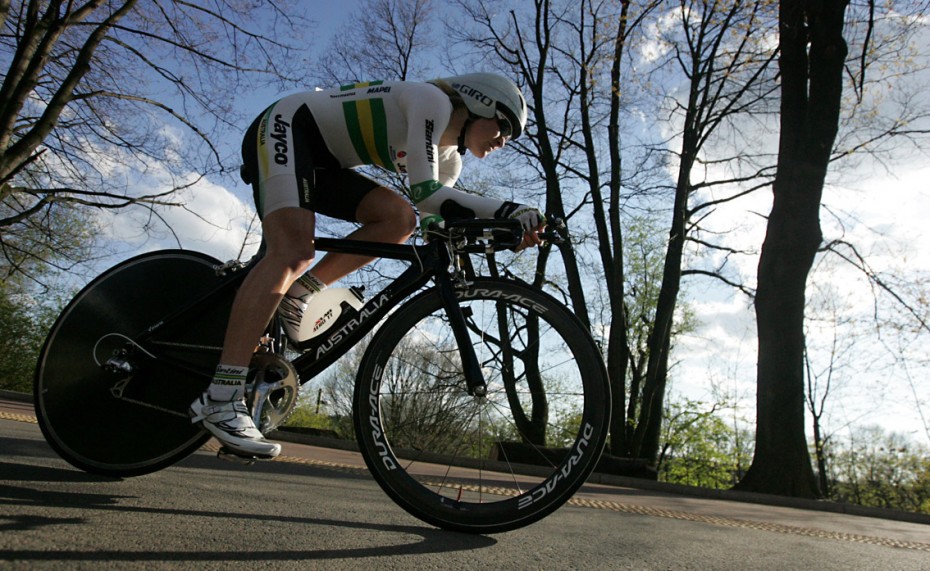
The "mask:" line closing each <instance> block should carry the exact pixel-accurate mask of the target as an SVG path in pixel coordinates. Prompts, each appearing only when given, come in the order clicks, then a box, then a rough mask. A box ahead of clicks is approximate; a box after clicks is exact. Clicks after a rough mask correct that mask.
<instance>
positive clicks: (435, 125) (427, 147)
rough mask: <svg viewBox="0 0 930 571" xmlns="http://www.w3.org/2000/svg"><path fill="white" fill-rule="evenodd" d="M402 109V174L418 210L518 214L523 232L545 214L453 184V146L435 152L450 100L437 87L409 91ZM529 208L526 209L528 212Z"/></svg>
mask: <svg viewBox="0 0 930 571" xmlns="http://www.w3.org/2000/svg"><path fill="white" fill-rule="evenodd" d="M402 105H403V106H404V107H405V112H406V114H407V129H408V132H407V153H408V156H407V173H408V176H409V178H410V198H411V199H412V200H413V202H414V204H416V206H417V208H418V209H419V210H420V213H421V215H426V214H438V215H440V216H442V217H443V218H444V219H446V220H461V219H468V218H518V219H519V220H520V221H521V223H523V225H524V228H526V230H527V231H531V230H533V229H535V228H537V227H539V226H540V225H541V224H542V223H543V222H544V221H545V218H544V217H543V216H542V213H540V212H539V211H538V210H537V209H535V208H529V207H524V206H523V205H518V204H514V203H512V202H505V201H503V200H500V199H498V198H488V197H485V196H478V195H475V194H470V193H467V192H463V191H461V190H457V189H455V188H453V187H452V185H453V184H455V181H456V180H457V179H458V175H459V173H460V172H461V169H462V161H461V157H460V156H459V155H458V154H457V152H456V150H455V149H454V148H451V149H450V148H443V149H442V150H441V151H440V148H439V145H438V143H439V139H440V136H441V135H442V132H443V131H444V130H445V129H446V127H447V126H448V124H449V119H450V118H451V115H452V104H451V103H450V102H449V100H448V97H447V96H446V95H445V94H444V93H442V91H440V90H439V89H438V88H434V87H433V86H429V87H428V88H427V89H425V90H417V91H415V92H411V94H410V96H409V97H408V98H407V99H405V100H404V101H403V102H402ZM528 210H531V211H532V213H531V214H527V212H528Z"/></svg>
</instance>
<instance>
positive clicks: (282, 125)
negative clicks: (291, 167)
mask: <svg viewBox="0 0 930 571" xmlns="http://www.w3.org/2000/svg"><path fill="white" fill-rule="evenodd" d="M290 127H291V124H290V123H288V122H287V121H285V120H284V119H283V118H282V116H281V114H280V113H278V114H277V115H275V116H274V126H273V127H272V134H271V135H269V137H271V138H272V139H274V140H275V144H274V162H276V163H278V164H279V165H286V164H287V130H288V129H289V128H290Z"/></svg>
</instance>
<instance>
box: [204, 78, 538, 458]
mask: <svg viewBox="0 0 930 571" xmlns="http://www.w3.org/2000/svg"><path fill="white" fill-rule="evenodd" d="M526 117H527V108H526V100H525V99H524V98H523V94H522V93H521V92H520V90H519V89H518V88H517V86H516V85H514V83H513V82H511V81H510V80H509V79H507V78H504V77H502V76H499V75H495V74H490V73H472V74H467V75H460V76H455V77H448V78H443V79H436V80H431V81H429V82H425V83H416V82H388V81H385V82H370V83H359V84H355V85H347V86H343V87H341V88H335V89H328V90H317V91H311V92H305V93H297V94H294V95H290V96H287V97H284V98H283V99H281V100H279V101H277V102H276V103H274V104H273V105H271V106H270V107H268V108H267V109H266V110H265V111H264V112H263V113H262V114H261V115H259V117H258V118H256V119H255V121H254V122H253V123H252V125H251V126H250V127H249V129H248V130H247V131H246V134H245V137H244V140H243V144H242V156H243V160H244V163H245V164H244V166H243V170H242V172H243V180H244V181H245V182H246V183H250V184H251V185H252V188H253V192H254V197H255V204H256V207H257V210H258V213H259V216H260V217H261V219H262V230H263V237H264V241H265V246H266V251H265V255H264V256H263V257H262V259H261V261H259V263H258V265H257V266H256V267H255V268H254V270H253V271H252V272H251V273H250V274H249V276H248V277H247V278H246V280H245V281H244V282H243V284H242V287H241V288H240V290H239V292H238V294H237V295H236V299H235V301H234V302H233V306H232V313H231V316H230V320H229V325H228V326H227V331H226V338H225V341H224V347H223V352H222V355H221V356H220V362H219V365H218V366H217V368H216V373H215V377H214V379H213V381H212V382H211V384H210V386H209V388H208V390H207V391H206V392H205V393H204V394H203V395H202V396H201V397H200V398H198V399H197V400H196V401H194V403H192V404H191V410H190V414H191V418H192V421H193V422H202V424H203V426H204V427H205V428H206V429H207V430H209V431H210V432H211V433H212V434H213V435H214V436H215V437H216V438H217V439H218V440H220V442H222V443H223V445H225V447H226V448H228V449H229V451H230V452H232V453H235V454H238V455H241V456H247V457H254V458H273V457H275V456H277V455H278V454H279V453H280V451H281V446H280V445H279V444H277V443H274V442H269V441H267V440H265V438H264V436H263V435H262V434H261V432H260V431H259V430H258V429H257V428H256V427H255V424H254V422H253V421H252V419H251V417H250V416H249V414H248V409H247V408H246V405H245V402H244V401H243V395H244V391H245V381H246V373H247V371H248V366H249V362H250V360H251V357H252V353H253V352H254V349H255V340H256V339H258V338H259V337H260V335H261V334H262V331H263V330H264V328H265V325H266V324H267V323H268V321H269V320H270V319H271V317H272V316H273V314H274V311H275V309H276V308H277V310H278V312H279V314H280V315H281V316H282V318H283V320H282V321H283V322H284V324H285V332H286V334H287V335H288V336H289V337H290V338H292V339H293V340H296V339H294V338H295V336H296V332H297V330H298V327H299V324H300V319H301V316H302V314H303V310H304V309H305V308H306V306H307V302H308V300H309V299H310V297H311V296H312V295H313V294H315V293H318V292H320V291H322V290H323V289H324V288H325V287H326V286H327V285H328V284H331V283H333V282H335V281H336V280H338V279H340V278H342V277H343V276H345V275H347V274H348V273H350V272H352V271H354V270H356V269H358V268H360V267H362V266H363V265H365V264H367V263H369V262H370V261H371V260H372V259H371V258H366V257H363V256H357V255H349V254H337V253H331V254H328V255H326V256H324V257H323V259H322V260H320V261H319V262H318V263H317V264H316V265H314V266H313V270H312V271H310V272H308V271H307V269H308V268H309V267H310V264H311V263H312V261H313V259H314V253H315V250H314V242H313V240H314V229H315V213H320V214H325V215H327V216H331V217H335V218H339V219H342V220H347V221H351V222H357V223H359V224H361V226H360V227H359V228H358V229H357V230H355V231H354V232H353V233H352V234H350V235H349V238H353V239H357V240H369V241H377V242H388V243H402V242H405V241H406V240H407V239H408V238H409V237H410V236H411V234H413V231H414V228H415V227H416V213H415V211H414V208H413V206H412V205H411V204H410V201H412V202H413V204H414V205H415V206H416V207H417V209H418V210H419V211H420V214H421V216H422V215H425V214H438V215H440V216H442V217H443V218H446V219H461V218H474V217H478V218H512V219H518V220H519V221H520V222H521V223H522V225H523V228H524V230H525V234H524V238H523V243H522V244H521V246H520V248H521V249H522V248H526V247H530V246H535V245H538V244H539V243H540V239H539V237H538V236H537V232H538V231H539V230H542V228H543V226H544V224H545V217H544V216H543V215H542V213H541V212H540V211H539V210H538V209H536V208H533V207H531V206H526V205H522V204H517V203H513V202H507V201H503V200H497V199H493V198H488V197H482V196H476V195H473V194H468V193H465V192H462V191H460V190H456V189H454V188H452V185H453V184H454V183H455V181H456V180H457V179H458V176H459V173H460V172H461V169H462V159H461V155H463V154H465V151H466V150H467V151H470V152H471V153H472V155H474V156H475V157H478V158H479V159H480V158H484V157H485V156H487V155H488V154H489V153H491V152H493V151H495V150H497V149H500V148H502V147H503V146H504V145H505V144H506V143H507V141H509V140H512V139H516V138H517V137H519V136H520V134H521V133H522V132H523V130H524V128H525V126H526ZM361 165H378V166H380V167H383V168H385V169H387V170H388V171H391V172H395V173H406V174H407V177H408V181H409V185H410V193H409V199H410V201H408V200H407V198H404V197H403V196H402V195H401V194H399V193H397V192H395V191H393V190H391V189H389V188H386V187H384V186H381V185H380V184H378V183H377V182H374V181H372V180H370V179H368V178H366V177H364V176H363V175H361V174H360V173H358V172H357V171H355V170H352V167H357V166H361Z"/></svg>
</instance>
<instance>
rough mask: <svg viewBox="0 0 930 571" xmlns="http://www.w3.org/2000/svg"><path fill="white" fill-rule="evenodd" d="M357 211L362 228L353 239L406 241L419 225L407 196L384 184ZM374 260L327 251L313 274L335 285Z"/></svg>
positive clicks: (385, 241)
mask: <svg viewBox="0 0 930 571" xmlns="http://www.w3.org/2000/svg"><path fill="white" fill-rule="evenodd" d="M355 213H356V217H357V218H358V221H359V222H360V223H361V224H362V227H361V228H359V229H358V230H356V231H355V232H352V233H351V234H349V236H347V238H350V239H352V240H367V241H371V242H384V243H389V244H402V243H403V242H406V241H407V238H409V237H410V235H411V234H413V231H414V229H415V228H416V224H417V217H416V213H415V212H414V211H413V207H412V206H411V205H410V203H409V202H407V199H405V198H404V197H402V196H401V195H400V194H398V193H397V192H395V191H393V190H391V189H389V188H386V187H383V186H381V187H378V188H376V189H374V190H372V191H371V192H369V193H368V194H366V195H365V198H363V199H362V201H361V202H360V203H359V205H358V208H357V209H356V211H355ZM373 259H374V258H371V257H367V256H356V255H352V254H337V253H332V254H327V255H325V256H324V257H323V259H321V260H320V261H319V262H318V263H317V264H316V265H315V266H313V272H312V273H313V275H315V276H316V277H317V278H319V279H320V281H322V282H323V283H325V284H331V283H333V282H335V281H337V280H339V279H340V278H342V277H344V276H346V275H348V274H350V273H351V272H353V271H355V270H357V269H359V268H361V267H362V266H365V265H366V264H368V263H370V262H371V261H372V260H373Z"/></svg>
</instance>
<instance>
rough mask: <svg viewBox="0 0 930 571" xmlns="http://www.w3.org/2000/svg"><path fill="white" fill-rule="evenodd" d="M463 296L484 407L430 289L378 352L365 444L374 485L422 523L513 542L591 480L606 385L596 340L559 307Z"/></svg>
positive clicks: (476, 292) (373, 350)
mask: <svg viewBox="0 0 930 571" xmlns="http://www.w3.org/2000/svg"><path fill="white" fill-rule="evenodd" d="M457 296H458V298H459V303H460V305H461V306H462V308H463V311H464V312H465V314H466V318H467V321H468V323H469V330H470V336H471V338H472V344H473V346H475V349H476V352H477V354H478V359H479V362H480V363H481V366H482V369H483V371H484V373H485V378H486V381H487V384H488V391H487V396H486V397H485V398H484V399H479V398H475V397H470V396H468V395H467V394H466V392H465V389H464V377H463V375H462V373H461V367H460V364H459V362H458V360H457V356H458V349H457V344H456V343H455V340H454V335H453V332H452V330H451V327H450V326H449V324H448V321H447V318H446V317H445V312H444V310H443V309H442V304H441V301H440V294H439V291H438V288H432V289H430V290H426V291H425V292H422V293H421V294H419V295H418V296H416V297H415V298H413V299H412V300H410V301H409V302H407V303H405V304H404V305H403V306H401V307H400V308H399V309H398V310H397V311H396V312H395V313H394V315H392V316H391V317H390V318H389V319H388V320H387V321H386V322H385V323H384V324H383V325H382V326H381V327H380V329H379V330H378V332H377V334H376V335H375V337H374V338H373V339H372V341H371V344H370V345H369V347H368V349H367V351H366V353H365V355H364V357H363V359H362V364H361V368H360V370H359V374H358V378H357V380H356V385H355V394H354V413H355V414H354V416H355V430H356V438H357V440H358V443H359V447H360V450H361V452H362V455H363V456H364V458H365V462H366V464H367V465H368V468H369V470H370V471H371V473H372V475H373V477H374V478H375V480H376V481H377V482H378V484H379V485H380V486H381V488H382V489H383V490H384V491H385V492H386V493H387V494H388V495H389V496H390V497H391V499H392V500H394V501H395V502H396V503H397V504H398V505H400V506H401V507H402V508H404V509H405V510H406V511H407V512H409V513H410V514H412V515H413V516H415V517H417V518H419V519H421V520H423V521H425V522H427V523H429V524H431V525H435V526H438V527H441V528H444V529H449V530H455V531H461V532H469V533H497V532H502V531H508V530H512V529H516V528H519V527H523V526H525V525H529V524H531V523H533V522H535V521H538V520H539V519H542V518H543V517H545V516H547V515H548V514H550V513H552V512H553V511H555V510H556V509H558V508H559V507H560V506H561V505H562V504H564V503H565V502H566V501H568V500H569V499H570V498H571V496H572V495H573V494H574V493H575V491H577V489H578V488H579V487H580V486H581V485H582V484H583V483H584V481H585V480H586V479H587V477H588V475H589V474H590V473H591V471H592V470H593V469H594V468H595V466H596V464H597V462H598V460H599V458H600V455H601V452H602V451H603V448H604V444H605V442H606V438H607V431H608V425H609V420H610V408H609V403H610V387H609V385H608V383H607V373H606V369H605V367H604V363H603V359H602V358H601V355H600V351H599V350H598V348H597V346H596V344H595V343H594V341H593V339H592V338H591V336H590V334H589V333H588V331H587V330H586V329H585V327H584V326H583V325H582V324H581V322H580V321H579V320H578V319H577V317H576V316H575V315H574V314H572V313H571V312H570V311H569V310H568V309H567V308H566V307H565V306H564V305H562V304H561V303H559V302H558V301H557V300H556V299H555V298H553V297H552V296H550V295H548V294H546V293H544V292H542V291H540V290H538V289H536V288H533V287H531V286H528V285H525V284H523V283H520V282H516V281H507V280H498V279H490V278H481V279H478V280H475V281H474V282H473V283H471V284H470V285H469V287H468V288H467V289H466V290H459V291H457ZM430 351H432V356H431V357H429V358H426V354H427V353H429V352H430ZM508 386H509V387H510V390H509V391H508V389H507V387H508ZM534 393H535V396H534ZM534 399H535V401H534ZM517 402H519V403H520V404H519V406H516V405H515V403H517ZM514 440H518V441H519V442H517V443H511V441H514ZM492 451H494V452H495V453H496V454H492Z"/></svg>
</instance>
